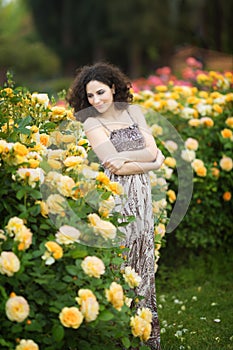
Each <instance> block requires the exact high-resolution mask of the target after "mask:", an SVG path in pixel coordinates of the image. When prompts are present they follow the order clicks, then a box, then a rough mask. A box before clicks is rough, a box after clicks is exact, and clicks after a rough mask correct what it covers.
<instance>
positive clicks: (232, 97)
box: [226, 92, 233, 102]
mask: <svg viewBox="0 0 233 350" xmlns="http://www.w3.org/2000/svg"><path fill="white" fill-rule="evenodd" d="M231 101H233V92H231V93H229V94H226V102H231Z"/></svg>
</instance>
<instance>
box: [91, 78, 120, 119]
mask: <svg viewBox="0 0 233 350" xmlns="http://www.w3.org/2000/svg"><path fill="white" fill-rule="evenodd" d="M86 93H87V99H88V102H89V103H90V105H92V106H93V107H94V108H95V109H96V110H97V111H98V112H99V113H105V112H106V111H107V110H108V108H109V107H110V106H111V105H112V103H113V94H114V87H112V88H110V87H109V86H108V85H106V84H104V83H101V82H100V81H98V80H91V81H90V82H89V83H88V84H87V85H86Z"/></svg>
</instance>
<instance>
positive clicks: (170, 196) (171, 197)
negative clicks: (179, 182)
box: [167, 190, 176, 203]
mask: <svg viewBox="0 0 233 350" xmlns="http://www.w3.org/2000/svg"><path fill="white" fill-rule="evenodd" d="M167 195H168V200H169V202H170V203H174V202H175V201H176V194H175V192H174V191H173V190H168V191H167Z"/></svg>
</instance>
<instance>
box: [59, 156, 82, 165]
mask: <svg viewBox="0 0 233 350" xmlns="http://www.w3.org/2000/svg"><path fill="white" fill-rule="evenodd" d="M83 162H84V159H83V158H82V157H80V156H70V157H67V158H66V159H65V160H64V161H63V163H64V165H65V166H66V167H67V168H74V167H76V166H77V165H79V164H82V163H83Z"/></svg>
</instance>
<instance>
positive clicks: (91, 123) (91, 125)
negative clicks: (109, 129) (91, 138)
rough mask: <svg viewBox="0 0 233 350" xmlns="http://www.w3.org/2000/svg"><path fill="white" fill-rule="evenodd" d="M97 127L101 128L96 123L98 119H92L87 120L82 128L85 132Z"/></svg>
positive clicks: (98, 123)
mask: <svg viewBox="0 0 233 350" xmlns="http://www.w3.org/2000/svg"><path fill="white" fill-rule="evenodd" d="M99 127H101V124H100V122H99V121H98V119H96V118H93V117H89V118H87V119H86V120H85V122H84V123H83V128H84V131H85V132H87V131H90V130H93V129H95V128H99Z"/></svg>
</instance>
